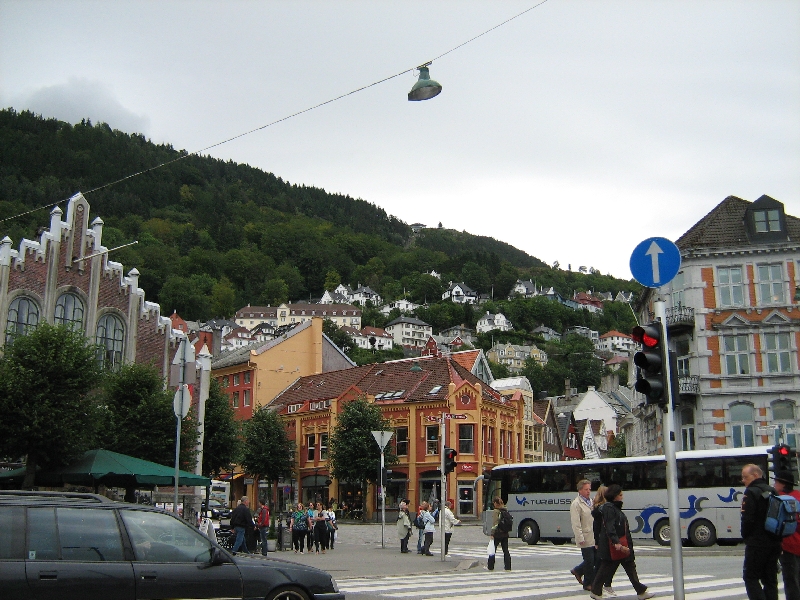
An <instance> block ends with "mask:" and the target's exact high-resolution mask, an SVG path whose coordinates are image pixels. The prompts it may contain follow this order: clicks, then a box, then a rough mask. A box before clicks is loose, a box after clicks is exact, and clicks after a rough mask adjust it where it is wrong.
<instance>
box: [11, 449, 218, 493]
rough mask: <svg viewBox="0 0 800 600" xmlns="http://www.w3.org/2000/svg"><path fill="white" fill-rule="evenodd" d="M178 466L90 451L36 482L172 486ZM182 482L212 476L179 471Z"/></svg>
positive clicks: (16, 473) (204, 482)
mask: <svg viewBox="0 0 800 600" xmlns="http://www.w3.org/2000/svg"><path fill="white" fill-rule="evenodd" d="M24 476H25V468H24V467H23V468H21V469H15V470H13V471H8V472H6V473H0V481H3V480H5V481H14V480H16V479H17V478H19V479H20V481H21V480H22V478H23V477H24ZM174 482H175V469H174V468H172V467H165V466H164V465H159V464H157V463H154V462H150V461H147V460H142V459H141V458H135V457H133V456H127V455H126V454H119V453H118V452H112V451H110V450H102V449H100V450H89V451H87V452H85V453H84V455H83V456H82V457H81V458H79V459H78V460H76V461H75V462H73V463H72V464H70V465H67V466H66V467H62V468H60V469H55V470H54V471H49V472H44V471H42V472H38V473H37V474H36V484H37V485H44V486H47V485H63V484H65V483H72V484H75V485H91V486H97V485H100V484H102V485H105V486H106V487H124V488H130V487H134V486H137V485H138V486H150V485H173V484H174ZM178 484H179V485H197V486H202V487H206V486H208V485H211V479H209V478H208V477H203V476H201V475H195V474H194V473H189V472H187V471H179V472H178Z"/></svg>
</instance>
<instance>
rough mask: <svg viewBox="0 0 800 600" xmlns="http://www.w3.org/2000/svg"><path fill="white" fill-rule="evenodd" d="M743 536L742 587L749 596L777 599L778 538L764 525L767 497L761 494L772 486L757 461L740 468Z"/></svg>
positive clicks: (779, 540)
mask: <svg viewBox="0 0 800 600" xmlns="http://www.w3.org/2000/svg"><path fill="white" fill-rule="evenodd" d="M742 483H744V485H745V486H746V487H745V490H744V495H743V496H742V539H743V540H744V568H743V576H742V578H743V579H744V588H745V591H746V592H747V597H748V598H750V600H778V559H779V558H780V555H781V538H780V537H778V536H777V535H774V534H772V533H770V532H768V531H767V530H766V529H764V523H765V521H766V520H767V508H768V503H769V501H768V500H767V498H765V497H764V494H765V493H766V494H769V493H770V492H773V491H774V490H773V489H772V488H771V487H770V486H769V485H768V484H767V481H766V480H765V479H764V471H762V470H761V467H759V466H758V465H753V464H750V465H745V466H744V467H743V468H742Z"/></svg>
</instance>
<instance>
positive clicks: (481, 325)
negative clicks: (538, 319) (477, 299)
mask: <svg viewBox="0 0 800 600" xmlns="http://www.w3.org/2000/svg"><path fill="white" fill-rule="evenodd" d="M475 328H476V329H477V330H478V333H486V332H487V331H492V330H494V329H499V330H500V331H511V330H512V329H514V326H513V325H512V324H511V321H509V320H508V319H506V317H505V315H503V313H497V314H496V315H493V314H490V313H489V312H488V311H487V312H486V314H484V315H483V316H482V317H481V318H480V319H478V323H477V325H476V326H475Z"/></svg>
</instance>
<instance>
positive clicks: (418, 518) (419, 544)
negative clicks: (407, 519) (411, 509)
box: [414, 504, 425, 554]
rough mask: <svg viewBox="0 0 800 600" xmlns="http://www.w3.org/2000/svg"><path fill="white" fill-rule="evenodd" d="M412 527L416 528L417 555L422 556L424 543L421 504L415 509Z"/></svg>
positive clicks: (423, 522)
mask: <svg viewBox="0 0 800 600" xmlns="http://www.w3.org/2000/svg"><path fill="white" fill-rule="evenodd" d="M414 527H416V528H417V554H422V546H423V544H424V543H425V521H424V520H423V519H422V504H420V505H419V508H417V516H416V517H414Z"/></svg>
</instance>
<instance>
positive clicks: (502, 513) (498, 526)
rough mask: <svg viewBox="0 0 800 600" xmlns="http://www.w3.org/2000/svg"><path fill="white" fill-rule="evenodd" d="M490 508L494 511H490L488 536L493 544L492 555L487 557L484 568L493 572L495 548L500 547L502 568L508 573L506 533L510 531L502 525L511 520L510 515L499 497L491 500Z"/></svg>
mask: <svg viewBox="0 0 800 600" xmlns="http://www.w3.org/2000/svg"><path fill="white" fill-rule="evenodd" d="M492 506H493V507H494V509H493V510H492V528H491V530H490V533H489V536H490V537H491V539H492V542H494V554H492V555H491V556H490V557H489V562H488V563H487V565H486V568H487V569H489V570H490V571H494V559H495V555H496V554H497V546H500V547H501V548H502V549H503V567H504V568H505V570H506V571H510V570H511V554H510V553H509V551H508V533H509V531H511V529H510V526H508V525H504V523H507V522H509V521H508V519H510V518H511V515H510V514H508V510H507V509H506V505H505V504H504V503H503V500H502V498H500V497H499V496H498V497H496V498H495V499H494V500H492Z"/></svg>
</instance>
